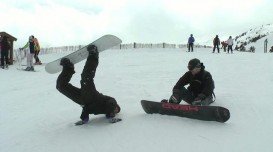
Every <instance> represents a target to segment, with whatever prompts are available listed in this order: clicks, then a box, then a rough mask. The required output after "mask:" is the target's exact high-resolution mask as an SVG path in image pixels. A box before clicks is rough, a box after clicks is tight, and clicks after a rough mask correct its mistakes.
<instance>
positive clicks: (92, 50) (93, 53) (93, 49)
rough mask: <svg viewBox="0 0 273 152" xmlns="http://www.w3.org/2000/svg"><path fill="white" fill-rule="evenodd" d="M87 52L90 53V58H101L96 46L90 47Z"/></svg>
mask: <svg viewBox="0 0 273 152" xmlns="http://www.w3.org/2000/svg"><path fill="white" fill-rule="evenodd" d="M87 51H88V52H89V56H94V57H95V58H97V59H98V58H99V51H98V48H97V47H96V46H95V45H88V46H87Z"/></svg>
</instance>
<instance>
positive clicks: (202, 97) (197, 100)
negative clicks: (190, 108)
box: [192, 93, 206, 105]
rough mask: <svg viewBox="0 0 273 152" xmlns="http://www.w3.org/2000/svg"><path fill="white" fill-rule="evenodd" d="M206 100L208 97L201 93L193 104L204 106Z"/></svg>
mask: <svg viewBox="0 0 273 152" xmlns="http://www.w3.org/2000/svg"><path fill="white" fill-rule="evenodd" d="M205 98H206V95H204V94H202V93H200V94H199V95H198V96H197V97H196V98H195V99H194V101H193V102H192V105H202V100H204V99H205Z"/></svg>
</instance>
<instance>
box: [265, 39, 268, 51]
mask: <svg viewBox="0 0 273 152" xmlns="http://www.w3.org/2000/svg"><path fill="white" fill-rule="evenodd" d="M267 42H268V41H267V39H265V40H264V53H267Z"/></svg>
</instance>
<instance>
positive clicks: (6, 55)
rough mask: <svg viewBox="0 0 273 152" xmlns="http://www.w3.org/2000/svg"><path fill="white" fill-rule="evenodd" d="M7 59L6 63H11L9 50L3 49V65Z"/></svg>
mask: <svg viewBox="0 0 273 152" xmlns="http://www.w3.org/2000/svg"><path fill="white" fill-rule="evenodd" d="M5 61H6V64H9V57H8V51H5V50H2V51H1V66H4V65H5Z"/></svg>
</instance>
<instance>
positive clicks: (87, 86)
mask: <svg viewBox="0 0 273 152" xmlns="http://www.w3.org/2000/svg"><path fill="white" fill-rule="evenodd" d="M87 51H88V52H89V56H88V58H87V60H86V63H85V66H84V68H83V71H82V74H81V82H80V83H81V88H77V87H75V86H73V85H72V84H70V83H69V81H70V79H71V77H72V75H73V74H74V73H75V71H74V64H73V63H72V62H71V61H70V60H69V59H68V58H63V59H62V60H61V62H60V65H62V66H63V70H62V72H61V74H60V75H59V77H58V79H57V85H56V88H57V90H59V91H60V92H61V93H62V94H64V95H65V96H67V97H68V98H70V99H71V100H73V101H74V102H75V103H77V104H79V105H81V106H82V113H81V116H80V118H81V120H80V121H78V122H76V123H75V124H76V125H82V124H85V123H87V122H88V121H89V114H95V115H97V114H105V115H106V118H108V119H109V122H111V123H114V122H117V121H120V120H121V119H119V118H115V116H116V114H117V113H119V112H120V107H119V105H118V104H117V102H116V100H115V99H114V98H113V97H110V96H106V95H103V94H101V93H99V92H98V91H97V90H96V87H95V84H94V77H95V73H96V68H97V66H98V63H99V61H98V60H99V52H98V49H97V47H96V46H95V45H89V46H88V47H87Z"/></svg>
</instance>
